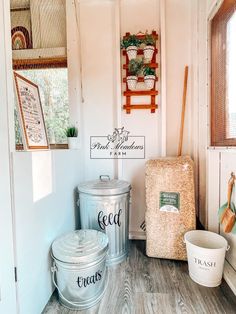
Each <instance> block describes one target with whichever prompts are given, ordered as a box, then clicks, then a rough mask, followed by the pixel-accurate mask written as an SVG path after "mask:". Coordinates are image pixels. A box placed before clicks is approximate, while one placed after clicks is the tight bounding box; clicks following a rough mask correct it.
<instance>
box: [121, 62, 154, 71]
mask: <svg viewBox="0 0 236 314" xmlns="http://www.w3.org/2000/svg"><path fill="white" fill-rule="evenodd" d="M148 65H149V67H150V68H153V69H157V68H158V63H156V62H152V63H148ZM128 68H129V65H128V64H124V65H123V69H124V70H128Z"/></svg>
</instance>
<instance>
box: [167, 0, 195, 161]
mask: <svg viewBox="0 0 236 314" xmlns="http://www.w3.org/2000/svg"><path fill="white" fill-rule="evenodd" d="M191 2H192V1H189V0H167V1H166V60H167V73H166V77H167V155H171V156H176V154H177V149H178V140H179V128H180V117H181V104H182V94H183V80H184V67H185V65H189V67H190V68H189V80H188V93H187V104H186V117H185V129H184V145H183V154H191V153H192V144H193V142H192V127H191V126H192V121H191V117H192V115H191V112H192V110H193V109H192V102H191V80H192V73H193V71H194V69H193V67H192V59H191V56H192V55H191V53H192V51H191V44H192V41H191V39H192V20H191V17H192V14H191ZM177 12H178V13H177ZM195 14H197V12H195Z"/></svg>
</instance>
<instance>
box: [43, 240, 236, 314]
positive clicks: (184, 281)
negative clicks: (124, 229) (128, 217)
mask: <svg viewBox="0 0 236 314" xmlns="http://www.w3.org/2000/svg"><path fill="white" fill-rule="evenodd" d="M144 246H145V243H144V242H143V241H132V242H131V248H130V255H129V258H128V259H127V261H126V262H123V263H122V264H120V265H118V266H116V267H115V268H112V269H110V280H109V284H108V288H107V290H106V293H105V295H104V297H103V299H102V301H101V302H100V304H98V305H97V306H94V307H93V308H91V309H89V310H87V311H72V310H68V309H65V308H63V307H62V306H61V305H60V304H59V303H58V301H57V295H56V294H54V295H53V296H52V298H51V300H50V302H49V303H48V305H47V307H46V308H45V310H44V311H43V314H75V313H79V314H84V313H87V314H90V313H91V314H95V313H99V314H120V313H122V314H123V313H127V314H128V313H135V314H141V313H147V314H161V313H165V314H174V313H190V314H194V313H197V314H204V313H211V314H215V313H220V314H223V313H227V314H228V313H236V296H234V294H233V293H232V292H231V290H230V289H229V287H228V286H227V284H226V283H225V282H223V283H222V285H221V286H220V287H218V288H205V287H202V286H200V285H198V284H196V283H194V282H193V281H192V280H191V279H190V277H189V276H188V268H187V263H186V262H176V261H170V260H160V259H154V258H148V257H147V256H145V253H144V252H145V247H144Z"/></svg>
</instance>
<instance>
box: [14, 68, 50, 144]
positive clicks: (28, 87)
mask: <svg viewBox="0 0 236 314" xmlns="http://www.w3.org/2000/svg"><path fill="white" fill-rule="evenodd" d="M14 79H15V86H16V97H17V103H18V116H19V120H20V124H21V130H22V140H23V144H24V149H26V150H33V149H48V148H49V144H48V138H47V132H46V128H45V122H44V117H43V111H42V105H41V100H40V94H39V88H38V86H37V85H36V84H34V83H33V82H31V81H29V80H28V79H26V78H25V77H23V76H21V75H19V74H18V73H16V72H14Z"/></svg>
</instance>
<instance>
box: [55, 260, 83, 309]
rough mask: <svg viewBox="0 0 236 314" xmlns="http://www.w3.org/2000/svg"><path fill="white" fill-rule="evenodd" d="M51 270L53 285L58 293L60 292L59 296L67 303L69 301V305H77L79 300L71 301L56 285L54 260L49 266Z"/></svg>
mask: <svg viewBox="0 0 236 314" xmlns="http://www.w3.org/2000/svg"><path fill="white" fill-rule="evenodd" d="M51 272H52V282H53V284H54V286H55V287H56V288H57V291H58V293H59V294H60V296H61V298H62V299H63V300H64V301H66V302H67V303H69V304H70V305H73V306H78V305H79V302H71V301H70V300H68V299H67V298H66V297H65V296H64V295H63V294H62V292H61V290H60V288H59V287H58V285H57V283H56V280H55V273H56V272H57V266H56V264H55V262H54V263H53V266H52V267H51Z"/></svg>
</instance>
